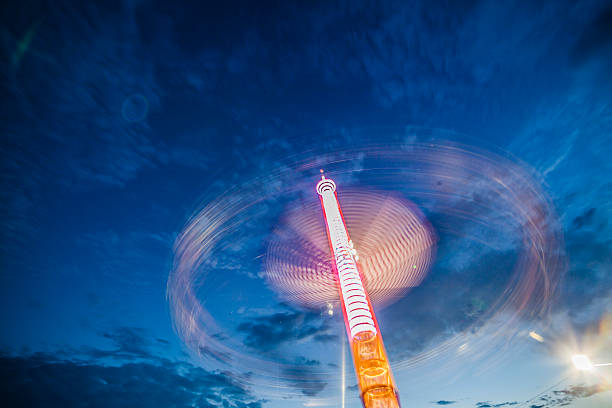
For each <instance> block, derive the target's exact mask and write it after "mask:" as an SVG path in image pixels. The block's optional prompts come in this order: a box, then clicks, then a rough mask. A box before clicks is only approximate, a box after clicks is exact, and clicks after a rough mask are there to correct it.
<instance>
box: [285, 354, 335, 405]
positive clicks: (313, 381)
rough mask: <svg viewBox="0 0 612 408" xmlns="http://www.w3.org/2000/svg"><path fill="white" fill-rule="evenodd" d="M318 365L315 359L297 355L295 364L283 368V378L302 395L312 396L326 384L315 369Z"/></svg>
mask: <svg viewBox="0 0 612 408" xmlns="http://www.w3.org/2000/svg"><path fill="white" fill-rule="evenodd" d="M320 365H321V362H319V361H317V360H309V359H307V358H305V357H299V358H298V359H297V360H296V366H294V367H289V368H285V369H283V378H284V379H285V381H287V382H288V383H289V384H290V385H291V386H292V387H294V388H295V389H296V390H298V391H299V392H301V393H302V394H303V395H306V396H309V397H314V396H316V395H318V394H319V393H320V392H321V391H323V390H324V389H325V387H326V386H327V381H325V377H324V376H322V375H321V374H319V373H318V372H317V371H316V369H315V367H318V366H320Z"/></svg>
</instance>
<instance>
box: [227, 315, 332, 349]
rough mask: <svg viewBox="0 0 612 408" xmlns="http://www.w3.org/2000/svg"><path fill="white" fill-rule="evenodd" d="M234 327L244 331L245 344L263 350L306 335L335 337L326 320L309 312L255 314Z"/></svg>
mask: <svg viewBox="0 0 612 408" xmlns="http://www.w3.org/2000/svg"><path fill="white" fill-rule="evenodd" d="M236 329H237V330H238V332H240V333H243V334H244V344H245V345H247V346H249V347H252V348H254V349H258V350H263V351H269V350H273V349H276V348H277V347H278V346H279V345H281V344H283V343H286V342H289V341H295V340H301V339H305V338H313V339H314V340H316V341H321V342H328V341H332V340H335V339H336V338H337V337H335V335H334V334H333V333H329V331H331V328H330V327H329V324H328V320H326V319H322V318H321V316H320V315H319V314H316V313H311V312H299V311H286V312H279V313H275V314H272V315H268V316H260V317H255V318H251V319H249V320H248V321H246V322H243V323H241V324H239V325H238V327H237V328H236Z"/></svg>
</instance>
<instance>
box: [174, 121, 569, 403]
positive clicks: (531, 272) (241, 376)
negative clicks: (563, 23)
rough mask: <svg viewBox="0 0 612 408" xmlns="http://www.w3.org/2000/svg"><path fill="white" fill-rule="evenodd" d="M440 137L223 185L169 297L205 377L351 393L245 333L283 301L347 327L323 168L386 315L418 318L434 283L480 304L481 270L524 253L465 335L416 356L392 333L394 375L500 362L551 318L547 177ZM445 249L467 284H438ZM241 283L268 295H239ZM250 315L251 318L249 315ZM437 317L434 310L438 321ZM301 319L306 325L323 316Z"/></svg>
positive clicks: (555, 267) (187, 230)
mask: <svg viewBox="0 0 612 408" xmlns="http://www.w3.org/2000/svg"><path fill="white" fill-rule="evenodd" d="M431 133H432V132H431V131H430V130H418V129H416V130H415V134H416V138H413V139H411V140H410V141H409V142H405V141H402V142H399V143H396V144H391V143H385V144H384V145H382V144H366V145H364V146H363V147H357V148H351V149H342V150H336V151H332V152H329V151H326V152H309V153H308V154H307V155H302V156H300V157H297V158H293V159H292V160H287V162H285V163H284V164H278V165H275V166H272V167H271V168H266V169H265V170H261V172H260V173H258V174H256V175H255V176H254V177H252V178H249V179H245V180H240V179H236V178H234V179H233V180H234V181H233V182H232V181H229V182H227V183H225V184H224V183H220V184H219V186H218V189H217V190H218V191H219V192H217V193H212V194H211V195H210V196H209V197H208V198H205V199H204V200H203V202H202V206H201V208H200V209H199V210H198V211H196V212H195V213H194V215H193V216H192V217H191V218H190V219H189V221H188V222H187V224H186V225H185V227H184V228H183V230H182V232H181V233H180V234H179V236H178V237H177V240H176V243H175V248H174V262H173V266H172V271H171V273H170V276H169V279H168V288H167V293H168V300H169V304H170V309H171V314H172V318H173V322H174V324H175V328H176V331H177V333H178V334H179V335H180V336H181V338H182V339H183V340H184V342H185V344H186V345H187V346H188V348H189V349H190V350H191V351H192V352H193V353H194V354H195V355H197V356H198V357H199V358H201V359H203V360H205V361H206V362H207V363H206V364H207V365H208V366H213V367H218V368H219V369H220V370H226V371H229V372H231V373H232V375H233V378H235V379H236V381H240V382H243V383H245V384H250V385H254V386H255V385H256V386H257V389H258V391H259V392H260V393H262V394H264V395H269V396H270V397H275V396H276V397H286V396H289V395H294V396H295V395H302V396H304V395H307V394H306V393H305V392H301V393H300V392H299V391H296V387H297V388H299V387H298V386H297V384H302V385H305V386H312V385H313V381H314V380H313V378H324V381H325V383H327V384H329V385H328V388H329V387H333V386H334V385H333V383H334V382H337V383H338V385H339V384H340V381H341V375H340V373H339V372H338V370H337V369H335V368H333V366H329V365H318V366H317V365H313V364H311V363H309V361H310V360H308V359H309V358H312V357H313V356H306V359H303V358H302V359H297V358H294V357H295V356H293V357H291V356H287V355H285V354H282V353H281V352H280V351H279V352H278V353H277V352H276V350H264V351H263V352H262V351H261V350H257V349H256V348H254V347H253V344H254V343H253V341H250V340H249V339H248V338H245V337H244V332H241V331H240V329H241V327H242V326H241V324H243V323H244V320H245V319H248V316H253V317H252V319H253V321H254V322H255V323H258V322H260V320H258V317H257V316H259V315H258V314H252V315H248V310H249V308H251V307H252V304H253V303H254V301H255V300H257V301H259V300H260V298H270V297H273V296H277V297H278V299H279V300H280V301H281V302H282V303H283V304H285V305H293V306H291V307H297V308H298V309H297V310H301V309H299V308H303V307H305V308H307V309H310V310H320V311H321V317H320V319H321V321H324V322H326V321H335V319H337V318H338V316H337V313H334V310H333V305H334V304H335V303H334V302H336V301H337V299H338V297H337V296H338V294H337V288H336V286H335V283H334V281H333V274H331V273H330V271H331V269H330V268H331V265H330V257H329V249H328V243H327V242H326V234H325V226H324V222H323V220H322V219H321V215H320V207H319V206H320V204H319V201H318V197H317V196H316V193H315V192H313V190H312V183H313V180H316V179H317V178H319V177H320V175H319V174H318V171H319V169H320V168H322V167H323V168H325V170H326V174H329V176H330V177H331V178H333V179H334V180H336V181H338V182H341V183H342V186H346V190H343V195H342V197H343V198H342V208H343V211H344V215H345V217H346V221H347V228H348V230H349V232H350V234H351V239H352V240H353V242H354V249H355V250H356V251H357V255H358V256H359V262H360V263H361V266H362V268H363V275H364V281H365V284H366V286H367V290H368V292H369V293H370V295H371V298H372V303H373V305H374V308H375V309H376V310H379V309H380V308H381V307H383V306H384V307H386V309H385V310H384V311H383V315H385V314H390V315H392V314H393V313H400V314H399V316H405V318H406V319H407V318H408V316H407V315H405V314H404V315H402V314H401V313H402V312H401V310H400V309H398V308H399V307H404V306H401V303H402V302H405V301H406V300H410V299H411V298H413V295H414V294H415V293H414V292H413V291H414V290H416V289H420V288H419V285H423V284H424V283H426V282H427V281H432V282H434V283H435V284H429V286H427V285H426V287H427V288H430V287H433V288H440V285H450V286H451V287H454V288H456V290H455V291H454V292H448V291H447V292H445V293H446V294H449V293H450V294H452V296H456V297H459V299H462V298H460V296H464V297H466V298H467V299H470V298H469V296H470V287H469V286H466V285H465V284H464V282H470V280H469V279H470V276H471V275H469V273H470V271H471V270H472V267H471V262H472V260H473V259H475V258H477V257H486V256H487V255H490V254H493V255H495V254H497V253H507V252H511V253H512V254H513V258H512V262H511V263H509V264H501V263H500V264H499V267H500V268H502V269H494V270H491V274H490V280H491V281H493V282H497V283H496V285H492V286H491V299H492V300H491V301H489V302H476V301H474V302H473V305H472V306H470V307H471V309H473V311H468V312H466V313H465V314H466V315H468V316H470V318H469V319H466V322H465V324H463V325H457V326H455V327H459V330H458V331H455V332H453V333H450V334H446V335H445V336H444V337H441V338H431V339H423V340H422V341H420V343H419V346H418V347H417V346H414V347H413V346H412V342H415V343H417V341H416V340H414V339H408V340H407V339H405V338H395V337H394V335H393V333H392V332H391V333H389V332H386V333H387V334H386V343H387V347H388V351H389V353H390V354H393V355H390V359H391V361H392V362H394V364H393V366H392V368H393V370H394V372H395V373H396V375H398V373H401V371H404V370H408V371H410V370H418V369H419V367H422V366H423V364H426V363H430V364H431V363H435V364H438V365H439V366H440V370H445V369H449V368H450V367H452V366H453V364H455V361H454V360H453V359H455V358H456V359H460V358H462V356H465V355H469V356H470V358H473V359H476V358H479V357H480V356H488V355H492V354H495V355H501V354H502V353H501V352H497V353H491V350H499V349H500V347H501V345H502V344H504V343H505V342H507V341H509V340H510V339H512V338H513V337H515V336H516V335H517V332H518V330H522V328H523V326H521V324H520V323H521V322H524V321H533V320H534V319H537V320H540V321H541V320H542V319H545V317H546V315H547V313H548V312H549V310H550V305H551V301H552V300H553V299H554V297H555V294H556V292H557V285H558V282H559V279H560V275H561V274H562V272H563V270H564V262H563V259H564V258H563V253H562V236H561V233H560V228H559V224H558V222H557V219H556V216H555V213H554V210H553V208H552V206H551V204H550V201H549V199H548V198H547V197H546V196H545V195H544V194H543V193H542V190H541V188H540V186H539V182H538V178H537V175H536V174H534V173H533V172H532V171H531V170H529V168H528V167H527V166H525V165H524V164H523V163H520V162H519V161H517V160H516V159H513V158H510V157H508V155H506V154H503V153H495V152H491V151H484V150H479V149H475V148H473V147H470V146H466V145H461V144H457V143H453V142H446V141H442V140H441V139H440V136H439V134H440V132H433V133H436V135H435V136H436V137H435V138H434V137H432V135H431ZM443 135H444V134H443ZM416 140H420V142H417V141H416ZM355 158H359V162H358V163H355ZM413 203H416V204H413ZM417 205H418V207H417ZM419 208H420V209H419ZM423 214H427V216H428V217H430V219H429V221H428V220H427V219H425V216H424V215H423ZM432 226H433V227H432ZM434 229H435V232H434ZM262 230H266V231H267V232H265V233H262ZM436 237H440V240H441V241H444V240H446V242H449V240H451V239H455V240H456V241H457V242H458V243H459V245H458V247H457V248H456V250H453V251H450V252H448V251H447V252H445V253H444V254H441V253H440V250H439V249H438V252H439V255H440V258H439V259H438V261H437V262H436V264H440V265H453V266H454V267H457V268H458V272H457V274H454V275H453V274H451V275H449V276H451V277H452V279H456V280H453V281H449V279H451V278H449V277H447V278H444V280H441V281H439V283H438V281H437V280H436V277H437V276H441V275H439V274H440V273H442V272H440V271H439V269H440V268H442V267H441V266H440V267H437V266H436V265H434V264H433V263H432V259H433V249H434V243H436V239H437V238H436ZM453 242H454V241H453ZM442 244H444V242H442ZM474 248H476V249H474ZM459 272H461V273H462V274H463V275H461V276H460V274H459ZM458 276H460V277H458ZM502 278H503V279H502ZM236 279H245V282H247V283H248V284H249V285H251V286H253V287H257V288H258V289H256V290H255V289H254V290H253V291H249V292H248V293H244V292H240V293H238V292H239V290H240V287H239V286H240V285H236V284H235V282H236ZM474 279H475V278H474ZM436 285H438V286H436ZM266 287H267V288H268V289H265V288H266ZM411 288H415V289H413V291H412V292H409V291H410V290H411ZM270 289H271V291H270ZM245 290H246V289H245ZM266 291H267V292H268V293H265V292H266ZM235 292H236V293H235ZM462 294H465V295H462ZM419 296H425V297H421V298H419V299H425V300H427V299H436V302H439V304H444V302H450V301H452V300H453V299H446V298H440V297H439V289H436V290H433V291H432V292H431V293H429V292H427V293H425V294H424V295H423V294H419ZM434 304H435V303H434ZM330 305H331V306H330ZM287 307H290V306H287ZM243 309H244V310H247V312H244V313H245V314H243V315H240V313H241V311H242V310H243ZM436 312H437V311H436V310H431V316H436ZM224 313H226V315H224ZM253 313H255V312H253ZM262 313H263V312H262ZM273 313H274V312H273ZM300 313H302V312H300ZM304 313H306V312H304ZM377 314H378V313H377ZM280 316H281V317H282V316H284V315H280ZM291 316H293V315H291ZM295 316H298V317H299V318H300V319H302V320H304V319H308V318H309V317H308V316H312V313H311V314H310V315H306V314H298V313H297V312H296V314H295ZM304 316H306V317H304ZM431 316H429V315H428V317H431ZM442 317H443V316H442ZM379 318H380V317H379ZM432 318H433V317H432ZM324 319H327V320H324ZM402 319H403V317H402V318H399V319H395V321H394V322H393V325H394V326H395V328H396V329H397V328H398V327H399V328H401V327H402V324H404V329H403V330H407V333H410V332H411V331H414V330H412V328H411V327H406V326H405V325H406V324H408V323H402V321H403V320H402ZM302 320H300V321H302ZM407 321H408V320H407ZM240 322H242V323H240ZM255 323H253V324H255ZM385 327H386V328H388V329H387V330H390V328H389V325H386V326H385ZM391 331H392V330H391ZM300 336H302V337H300V338H301V339H309V337H307V334H300ZM304 336H306V337H304ZM418 340H420V339H418ZM279 344H285V345H286V344H289V343H279ZM298 346H299V344H297V343H296V347H298ZM288 348H289V349H290V348H292V347H286V348H285V349H284V350H285V351H286V349H288ZM339 348H340V345H338V349H339ZM279 353H280V354H279ZM283 353H284V351H283ZM332 354H333V353H332ZM451 355H452V356H455V357H453V359H449V356H451ZM317 357H318V356H317ZM457 364H459V363H457ZM415 372H416V371H415Z"/></svg>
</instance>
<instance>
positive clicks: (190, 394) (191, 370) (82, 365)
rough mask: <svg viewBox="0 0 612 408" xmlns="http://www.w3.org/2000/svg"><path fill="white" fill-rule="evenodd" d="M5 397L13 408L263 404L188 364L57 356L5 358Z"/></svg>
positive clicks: (1, 379)
mask: <svg viewBox="0 0 612 408" xmlns="http://www.w3.org/2000/svg"><path fill="white" fill-rule="evenodd" d="M0 395H2V399H3V403H4V404H5V406H10V407H15V408H19V407H49V408H53V407H82V406H83V404H85V403H86V404H87V406H89V407H109V406H113V407H136V406H142V407H153V406H164V407H177V408H179V407H193V406H199V407H211V408H212V407H220V406H223V407H231V408H261V407H262V404H263V401H261V400H257V399H256V398H255V397H254V396H253V395H252V394H251V392H250V391H249V390H248V389H246V388H244V387H243V386H241V385H240V384H238V383H237V382H235V381H234V380H233V379H232V378H231V377H229V376H227V375H225V374H223V373H220V372H214V371H206V370H204V369H202V368H199V367H194V366H192V365H189V364H186V363H180V364H179V363H172V362H168V361H159V362H158V363H157V364H154V363H144V362H141V363H127V364H122V365H119V366H105V365H100V364H96V363H94V362H82V361H81V362H74V361H70V360H63V359H60V358H57V357H56V356H53V355H41V354H39V355H30V356H7V355H2V356H0Z"/></svg>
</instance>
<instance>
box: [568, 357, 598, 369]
mask: <svg viewBox="0 0 612 408" xmlns="http://www.w3.org/2000/svg"><path fill="white" fill-rule="evenodd" d="M572 362H573V363H574V367H576V368H577V369H578V370H581V371H589V370H592V369H593V363H591V359H589V357H588V356H586V355H584V354H576V355H574V356H572Z"/></svg>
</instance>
